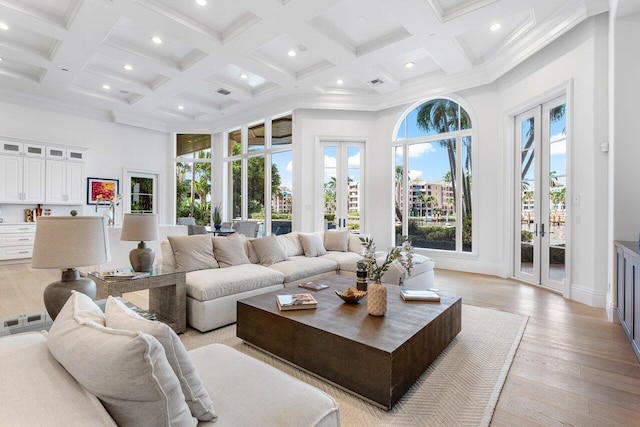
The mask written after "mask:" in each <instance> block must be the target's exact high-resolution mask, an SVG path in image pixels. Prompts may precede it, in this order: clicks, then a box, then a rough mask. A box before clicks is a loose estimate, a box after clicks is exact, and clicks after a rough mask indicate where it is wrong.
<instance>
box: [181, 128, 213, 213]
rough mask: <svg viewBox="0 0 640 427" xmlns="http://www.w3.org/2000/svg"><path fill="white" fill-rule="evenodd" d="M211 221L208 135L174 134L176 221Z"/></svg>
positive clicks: (209, 137)
mask: <svg viewBox="0 0 640 427" xmlns="http://www.w3.org/2000/svg"><path fill="white" fill-rule="evenodd" d="M186 217H192V218H194V219H195V222H196V224H198V225H210V224H211V135H196V134H178V135H177V136H176V222H178V223H180V222H181V221H182V220H181V218H186Z"/></svg>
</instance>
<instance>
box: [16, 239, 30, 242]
mask: <svg viewBox="0 0 640 427" xmlns="http://www.w3.org/2000/svg"><path fill="white" fill-rule="evenodd" d="M18 240H19V241H21V242H24V241H26V240H29V238H26V239H18Z"/></svg>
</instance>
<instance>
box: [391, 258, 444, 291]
mask: <svg viewBox="0 0 640 427" xmlns="http://www.w3.org/2000/svg"><path fill="white" fill-rule="evenodd" d="M435 265H436V264H435V263H434V262H433V260H432V259H431V258H428V257H426V256H424V255H419V254H413V269H412V270H411V275H410V276H409V275H408V274H407V272H406V271H405V270H404V268H403V267H402V265H400V263H399V262H397V261H394V262H393V263H392V264H391V266H390V267H389V270H387V272H386V273H385V274H384V276H382V281H383V282H384V283H393V284H395V285H400V284H401V285H402V286H406V287H407V288H411V289H429V288H433V287H434V284H435V282H434V275H433V268H434V267H435Z"/></svg>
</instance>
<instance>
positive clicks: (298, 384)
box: [189, 344, 340, 427]
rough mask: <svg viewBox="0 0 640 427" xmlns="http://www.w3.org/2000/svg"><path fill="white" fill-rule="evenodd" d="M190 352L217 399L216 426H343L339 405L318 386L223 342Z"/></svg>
mask: <svg viewBox="0 0 640 427" xmlns="http://www.w3.org/2000/svg"><path fill="white" fill-rule="evenodd" d="M189 353H190V355H191V357H192V359H193V363H194V364H195V365H196V368H197V369H198V371H199V372H201V373H202V380H203V381H204V384H205V386H206V387H207V389H208V390H209V393H210V394H211V396H212V397H213V399H214V400H215V401H216V402H220V403H219V404H218V403H216V410H217V412H218V421H216V423H215V424H212V427H216V426H218V427H236V426H322V427H332V426H336V427H337V426H339V425H340V413H339V409H338V404H337V403H336V402H335V400H333V398H332V397H331V396H329V395H327V394H326V393H324V392H322V391H320V390H318V389H317V388H315V387H313V386H311V385H309V384H307V383H305V382H302V381H300V380H298V379H296V378H294V377H293V376H291V375H287V374H286V373H284V372H282V371H280V370H278V369H276V368H274V367H273V366H269V365H268V364H266V363H264V362H262V361H260V360H256V359H254V358H253V357H250V356H247V355H246V354H243V353H240V352H239V351H237V350H234V349H233V348H231V347H228V346H226V345H222V344H210V345H207V346H204V347H200V348H196V349H195V350H191V351H190V352H189Z"/></svg>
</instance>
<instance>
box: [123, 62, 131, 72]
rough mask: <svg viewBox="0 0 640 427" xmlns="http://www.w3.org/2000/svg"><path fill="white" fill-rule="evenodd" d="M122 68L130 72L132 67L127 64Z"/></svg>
mask: <svg viewBox="0 0 640 427" xmlns="http://www.w3.org/2000/svg"><path fill="white" fill-rule="evenodd" d="M122 68H124V69H125V70H127V71H131V70H133V67H132V66H131V65H129V64H124V65H123V66H122Z"/></svg>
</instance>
